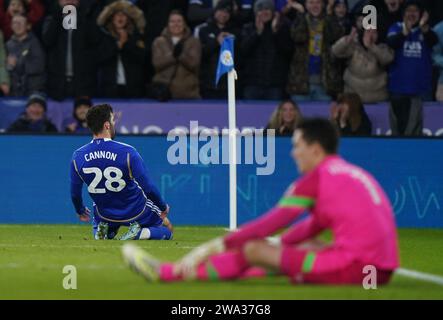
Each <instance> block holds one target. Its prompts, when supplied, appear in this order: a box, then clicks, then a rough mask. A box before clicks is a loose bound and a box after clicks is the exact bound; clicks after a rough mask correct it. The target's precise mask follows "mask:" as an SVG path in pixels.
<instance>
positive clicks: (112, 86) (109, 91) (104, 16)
mask: <svg viewBox="0 0 443 320" xmlns="http://www.w3.org/2000/svg"><path fill="white" fill-rule="evenodd" d="M97 24H98V25H99V26H100V27H102V33H103V40H102V46H101V50H100V52H101V53H100V87H101V90H100V93H101V95H103V96H105V97H109V98H137V97H141V96H142V95H143V94H144V82H145V81H144V72H145V65H144V62H145V43H144V41H143V36H142V35H143V33H144V29H145V18H144V16H143V12H142V11H141V10H140V9H139V8H138V7H136V6H135V5H133V4H132V3H131V2H129V1H126V0H119V1H116V2H113V3H112V4H110V5H108V6H106V7H105V8H104V10H103V11H102V12H101V13H100V15H99V17H98V18H97Z"/></svg>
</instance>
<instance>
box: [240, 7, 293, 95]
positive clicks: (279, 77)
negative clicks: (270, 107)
mask: <svg viewBox="0 0 443 320" xmlns="http://www.w3.org/2000/svg"><path fill="white" fill-rule="evenodd" d="M254 13H255V23H249V24H246V25H244V27H243V29H242V40H241V43H240V45H239V46H240V53H241V57H242V61H244V64H243V67H242V69H241V70H240V79H242V81H243V98H244V99H247V100H281V99H283V98H284V87H285V85H286V80H287V74H288V69H289V63H290V59H291V55H292V47H293V43H292V41H291V37H290V22H289V21H288V20H287V19H286V17H284V16H283V15H282V14H280V13H279V12H275V10H274V3H273V1H270V0H257V1H256V2H255V4H254Z"/></svg>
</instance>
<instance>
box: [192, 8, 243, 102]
mask: <svg viewBox="0 0 443 320" xmlns="http://www.w3.org/2000/svg"><path fill="white" fill-rule="evenodd" d="M232 5H233V1H232V0H221V1H219V2H218V3H217V5H216V7H215V9H214V13H213V17H212V19H210V20H209V21H208V22H207V23H205V24H204V25H203V26H202V27H201V29H200V30H199V31H198V38H199V39H200V42H201V45H202V59H201V68H200V93H201V95H202V97H203V98H204V99H224V98H226V97H227V85H226V80H223V79H222V80H221V81H219V83H218V85H215V83H214V79H215V76H216V72H217V65H218V58H219V54H220V46H221V44H222V43H223V40H224V38H225V37H227V36H232V35H233V36H234V37H235V38H238V36H239V35H240V30H239V29H238V28H237V25H236V24H235V23H234V22H233V21H232V13H233V7H232ZM234 45H235V46H236V47H237V45H238V43H237V41H234ZM234 50H235V48H234ZM225 77H226V76H223V78H224V79H225Z"/></svg>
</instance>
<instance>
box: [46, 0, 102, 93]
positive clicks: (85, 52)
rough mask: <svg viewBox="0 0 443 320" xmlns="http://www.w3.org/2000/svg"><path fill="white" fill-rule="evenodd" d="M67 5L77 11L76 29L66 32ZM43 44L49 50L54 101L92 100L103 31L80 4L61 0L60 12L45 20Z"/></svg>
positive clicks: (49, 85)
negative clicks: (78, 97)
mask: <svg viewBox="0 0 443 320" xmlns="http://www.w3.org/2000/svg"><path fill="white" fill-rule="evenodd" d="M65 5H74V6H76V7H77V29H68V30H66V29H64V28H63V18H64V16H63V12H62V8H63V6H65ZM42 38H43V43H44V45H45V47H46V49H47V64H48V69H47V72H48V73H47V75H48V78H47V92H48V94H49V96H50V97H51V98H54V99H56V100H63V99H65V98H66V97H75V96H92V95H93V94H94V93H95V90H96V78H97V59H98V57H99V56H100V55H101V54H103V52H98V50H97V48H98V46H99V42H100V39H101V34H100V30H99V28H98V26H97V24H96V22H95V20H92V19H91V18H90V17H89V16H87V15H86V14H85V12H84V10H82V7H81V6H80V0H58V7H57V11H56V12H54V13H53V14H52V15H50V16H48V17H46V19H45V23H44V26H43V34H42Z"/></svg>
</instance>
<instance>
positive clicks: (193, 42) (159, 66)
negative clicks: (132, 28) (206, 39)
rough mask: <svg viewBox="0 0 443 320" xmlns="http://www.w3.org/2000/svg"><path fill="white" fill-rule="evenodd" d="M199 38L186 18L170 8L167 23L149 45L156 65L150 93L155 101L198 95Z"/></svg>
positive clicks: (198, 96) (196, 97)
mask: <svg viewBox="0 0 443 320" xmlns="http://www.w3.org/2000/svg"><path fill="white" fill-rule="evenodd" d="M200 59H201V45H200V41H199V40H198V39H196V38H194V37H192V35H191V30H190V29H189V27H188V26H187V25H186V22H185V18H184V17H183V15H182V14H181V13H180V12H179V11H172V12H171V14H170V15H169V20H168V25H167V27H166V28H165V29H164V30H163V32H162V34H161V36H160V37H158V38H156V39H155V40H154V43H153V44H152V63H153V65H154V68H155V75H154V78H153V86H152V91H151V96H152V97H154V98H156V99H158V100H163V101H164V100H168V99H169V98H173V99H198V98H200V90H199V89H200V88H199V69H200Z"/></svg>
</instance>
